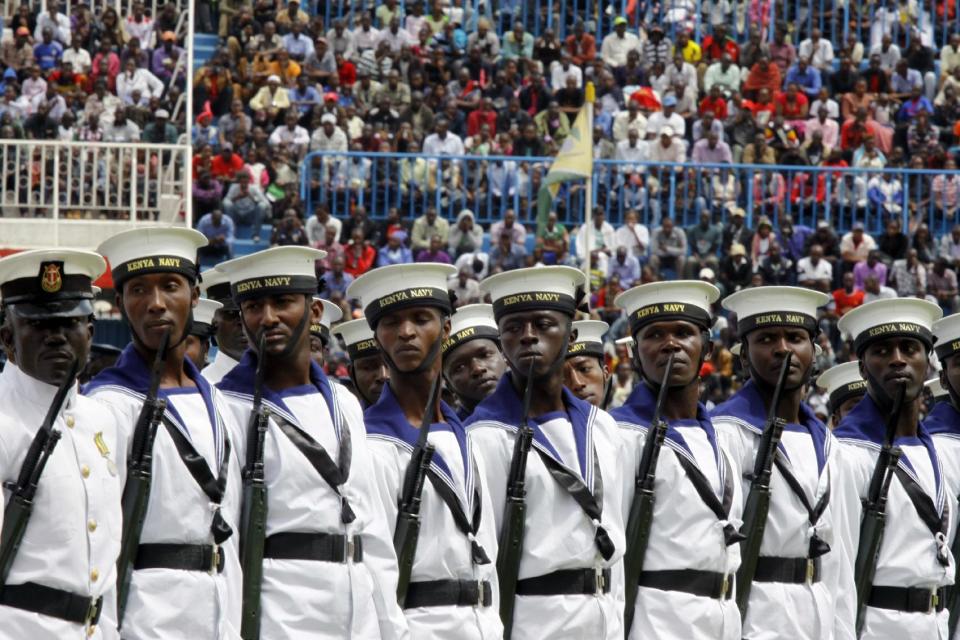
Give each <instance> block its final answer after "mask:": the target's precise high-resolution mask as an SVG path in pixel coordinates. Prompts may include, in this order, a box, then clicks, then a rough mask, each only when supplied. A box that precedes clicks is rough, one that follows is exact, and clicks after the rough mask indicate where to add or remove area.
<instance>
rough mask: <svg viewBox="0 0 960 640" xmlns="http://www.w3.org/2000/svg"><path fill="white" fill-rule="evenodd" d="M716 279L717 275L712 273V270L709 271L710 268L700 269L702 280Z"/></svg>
mask: <svg viewBox="0 0 960 640" xmlns="http://www.w3.org/2000/svg"><path fill="white" fill-rule="evenodd" d="M716 277H717V274H715V273H714V272H713V269H711V268H710V267H704V268H703V269H700V278H701V279H702V280H713V279H714V278H716Z"/></svg>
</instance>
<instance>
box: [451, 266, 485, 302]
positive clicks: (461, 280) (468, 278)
mask: <svg viewBox="0 0 960 640" xmlns="http://www.w3.org/2000/svg"><path fill="white" fill-rule="evenodd" d="M447 286H448V287H449V288H450V291H451V292H453V294H454V295H455V296H456V303H455V305H456V306H457V307H462V306H464V305H467V304H476V303H478V302H481V301H482V300H483V294H482V293H481V292H480V283H479V282H477V280H476V279H475V278H474V277H473V274H472V272H471V271H470V270H469V269H460V271H459V272H458V273H457V275H456V276H454V277H452V278H450V280H449V281H448V285H447Z"/></svg>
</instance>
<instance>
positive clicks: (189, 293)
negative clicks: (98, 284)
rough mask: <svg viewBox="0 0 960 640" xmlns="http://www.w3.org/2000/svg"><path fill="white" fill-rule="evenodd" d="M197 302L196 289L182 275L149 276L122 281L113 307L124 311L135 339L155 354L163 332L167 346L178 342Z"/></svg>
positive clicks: (158, 274) (198, 295) (197, 291)
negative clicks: (166, 338) (168, 337)
mask: <svg viewBox="0 0 960 640" xmlns="http://www.w3.org/2000/svg"><path fill="white" fill-rule="evenodd" d="M199 299H200V292H199V290H198V289H197V287H196V286H195V285H192V284H191V283H190V281H189V280H187V278H186V277H185V276H182V275H180V274H178V273H151V274H146V275H142V276H137V277H135V278H131V279H130V280H128V281H127V282H125V283H124V285H123V291H122V295H120V294H118V295H117V306H118V307H120V308H122V309H123V310H124V313H125V314H126V317H127V321H128V322H129V324H130V328H131V329H132V330H133V333H134V335H135V336H136V338H137V339H138V340H139V341H141V342H142V344H143V346H144V347H146V348H147V349H149V350H150V351H156V350H157V349H158V348H159V347H160V339H161V338H162V337H163V334H164V332H165V331H167V330H169V331H170V344H176V343H177V342H179V341H180V339H181V338H182V337H183V333H184V331H185V330H186V326H187V320H188V319H189V317H190V312H191V310H192V309H193V307H194V306H196V304H197V300H199Z"/></svg>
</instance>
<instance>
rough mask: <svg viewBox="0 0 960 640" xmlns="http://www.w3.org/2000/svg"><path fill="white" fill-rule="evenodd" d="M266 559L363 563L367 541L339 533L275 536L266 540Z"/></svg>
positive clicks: (264, 551)
mask: <svg viewBox="0 0 960 640" xmlns="http://www.w3.org/2000/svg"><path fill="white" fill-rule="evenodd" d="M263 557H264V558H270V559H271V560H313V561H315V562H337V563H341V564H342V563H344V562H346V561H347V560H351V559H352V560H353V561H354V562H361V561H362V560H363V538H362V537H360V536H353V537H352V538H348V537H347V536H344V535H341V534H339V533H293V532H291V533H275V534H273V535H272V536H270V537H269V538H267V539H266V541H265V542H264V546H263Z"/></svg>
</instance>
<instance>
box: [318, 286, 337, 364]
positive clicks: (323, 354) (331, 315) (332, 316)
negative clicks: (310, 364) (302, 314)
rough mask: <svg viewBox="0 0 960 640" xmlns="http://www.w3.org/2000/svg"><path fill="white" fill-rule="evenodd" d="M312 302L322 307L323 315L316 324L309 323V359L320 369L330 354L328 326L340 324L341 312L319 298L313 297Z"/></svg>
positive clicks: (327, 301)
mask: <svg viewBox="0 0 960 640" xmlns="http://www.w3.org/2000/svg"><path fill="white" fill-rule="evenodd" d="M313 300H314V302H318V303H320V305H321V306H323V314H322V315H321V316H320V319H319V320H318V321H317V322H311V323H310V357H312V358H313V361H314V362H316V363H317V366H318V367H321V368H322V367H323V365H324V364H325V363H326V361H327V356H328V355H329V353H330V326H331V325H332V324H333V323H335V322H340V319H341V318H343V310H342V309H341V308H340V307H338V306H337V305H335V304H333V303H332V302H330V301H329V300H324V299H323V298H321V297H320V296H313Z"/></svg>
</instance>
